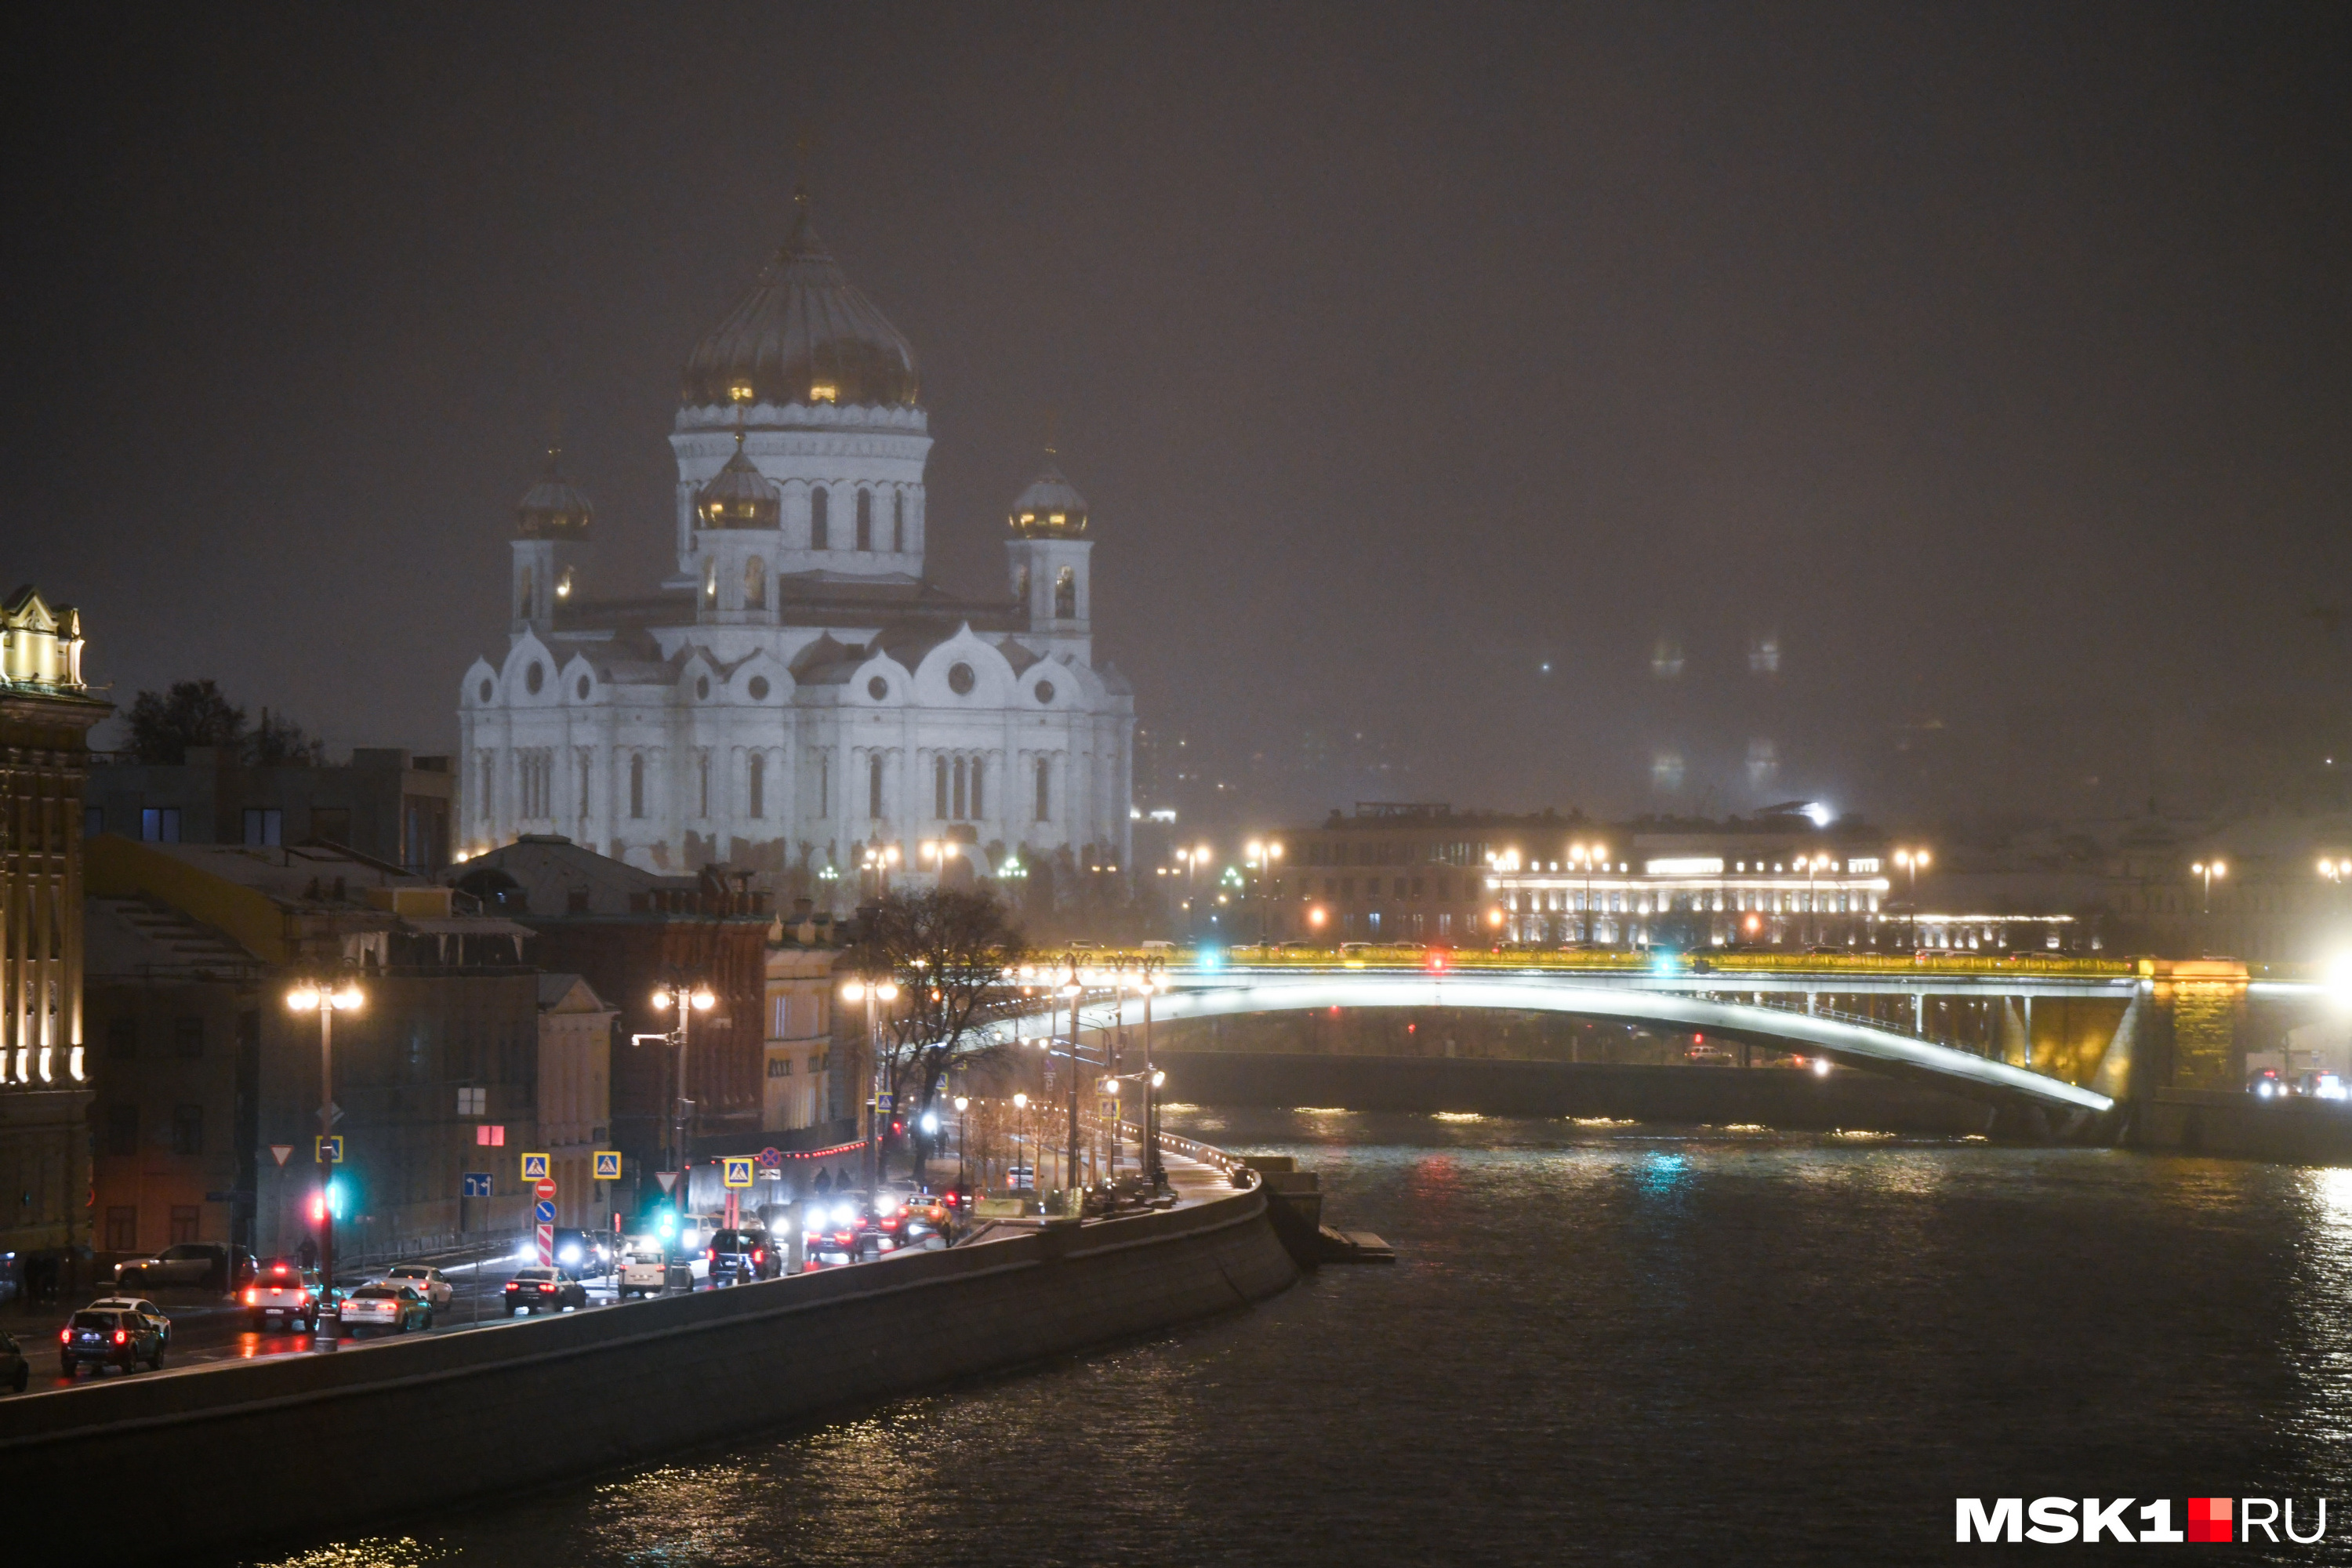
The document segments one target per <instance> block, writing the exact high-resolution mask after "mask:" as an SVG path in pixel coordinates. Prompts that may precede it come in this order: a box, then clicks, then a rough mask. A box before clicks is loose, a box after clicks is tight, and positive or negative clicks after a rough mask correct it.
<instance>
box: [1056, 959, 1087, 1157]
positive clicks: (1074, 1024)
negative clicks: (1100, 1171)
mask: <svg viewBox="0 0 2352 1568" xmlns="http://www.w3.org/2000/svg"><path fill="white" fill-rule="evenodd" d="M1069 965H1070V972H1069V975H1068V977H1067V978H1066V979H1065V980H1064V981H1063V982H1062V994H1063V995H1065V996H1067V997H1068V998H1069V999H1070V1147H1069V1163H1068V1164H1067V1165H1066V1166H1065V1167H1064V1169H1063V1172H1062V1190H1063V1192H1065V1193H1067V1192H1068V1191H1069V1190H1070V1189H1071V1187H1073V1186H1074V1185H1075V1184H1076V1182H1077V1179H1078V1068H1079V1067H1080V1065H1081V1064H1080V1062H1079V1060H1078V998H1079V997H1080V996H1081V995H1083V994H1085V992H1086V985H1085V984H1084V983H1083V982H1081V981H1080V979H1079V978H1078V959H1077V954H1076V953H1072V954H1070V955H1069ZM1063 1201H1064V1202H1067V1201H1068V1200H1067V1198H1065V1199H1064V1200H1063Z"/></svg>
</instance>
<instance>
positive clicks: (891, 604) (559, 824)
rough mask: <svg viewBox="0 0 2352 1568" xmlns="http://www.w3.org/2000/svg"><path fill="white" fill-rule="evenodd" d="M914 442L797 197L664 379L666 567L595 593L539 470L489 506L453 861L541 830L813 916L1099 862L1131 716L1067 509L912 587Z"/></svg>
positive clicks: (579, 520) (1124, 831) (926, 448)
mask: <svg viewBox="0 0 2352 1568" xmlns="http://www.w3.org/2000/svg"><path fill="white" fill-rule="evenodd" d="M928 431H929V420H928V417H927V416H926V415H925V413H924V410H923V405H922V396H921V387H920V383H919V380H918V378H917V375H916V370H915V354H914V351H913V349H912V348H911V347H910V346H909V345H908V342H907V340H906V339H905V338H904V337H902V336H900V335H899V333H898V329H897V328H895V327H893V326H892V325H891V324H890V322H889V321H888V320H887V318H885V317H884V316H883V314H882V312H881V311H880V310H877V309H876V308H875V306H874V303H873V301H871V300H868V299H867V298H866V296H865V295H864V294H863V293H862V292H860V291H859V290H858V289H856V287H855V286H853V285H852V284H851V283H850V282H849V281H848V279H846V278H845V276H844V275H843V272H842V269H841V268H840V266H839V264H838V263H837V262H835V259H834V258H833V257H832V256H831V255H830V254H829V253H828V252H827V251H826V250H825V248H824V246H823V245H822V244H821V243H820V242H819V241H818V239H817V237H816V235H815V232H814V230H813V229H812V228H811V226H810V224H809V217H808V210H807V200H806V198H805V196H803V197H802V198H801V199H800V202H799V206H798V210H797V211H796V213H795V215H794V222H793V231H792V235H791V237H790V238H789V239H787V240H786V241H785V243H784V246H783V247H782V249H781V250H779V251H778V252H777V253H776V255H775V257H774V258H773V259H772V261H770V263H769V264H768V266H767V267H766V268H765V269H764V270H763V271H762V272H761V275H760V278H759V281H758V282H757V283H756V284H755V285H754V286H753V288H752V289H751V292H750V293H749V294H748V295H746V296H745V297H744V299H743V300H742V301H741V302H740V304H738V305H737V306H736V307H735V309H734V310H732V311H731V312H730V314H729V315H728V316H727V318H726V319H725V320H724V321H720V322H719V325H718V327H717V328H716V329H715V330H714V331H711V333H710V334H709V336H708V337H706V338H704V339H703V340H702V342H701V343H700V344H699V345H698V346H697V347H696V349H695V350H694V353H693V354H692V355H691V356H690V357H689V358H688V361H687V363H686V369H685V374H684V376H683V379H682V384H681V386H680V390H679V396H678V411H677V423H676V425H675V426H674V428H673V431H672V433H671V436H670V446H671V447H672V449H673V450H674V451H675V453H676V454H677V518H676V524H675V526H676V529H677V575H675V576H673V577H670V578H668V579H667V580H665V581H663V582H661V583H660V584H658V585H657V586H656V587H655V588H654V590H653V591H652V592H649V593H646V594H643V595H637V596H634V597H614V598H603V599H600V598H595V597H592V596H590V594H589V592H588V589H589V584H588V583H587V581H586V579H585V577H584V575H583V571H582V567H583V552H585V550H586V549H587V547H588V544H589V541H590V538H591V535H592V533H593V531H594V529H595V527H596V523H595V520H594V515H593V509H592V508H591V506H590V505H589V502H588V500H587V498H586V497H585V496H583V495H582V494H581V492H580V491H579V490H578V489H576V488H574V487H573V486H572V485H571V484H569V483H567V482H566V481H565V480H564V479H562V476H561V474H560V473H559V471H558V468H557V465H556V462H555V459H554V458H552V457H551V458H550V461H549V465H548V469H547V473H546V476H545V477H544V478H543V479H541V480H540V482H539V483H538V484H536V485H534V486H532V487H531V489H530V490H529V491H528V492H527V493H526V494H525V495H524V496H523V498H522V500H521V502H520V505H519V506H518V507H517V508H516V511H515V528H514V538H513V545H512V550H513V582H512V585H511V591H510V595H509V606H510V607H511V609H512V612H513V618H512V621H511V623H510V625H509V627H508V637H507V647H506V649H505V651H504V652H503V653H501V654H499V655H498V656H497V657H496V658H481V659H477V660H476V661H475V663H474V666H473V668H471V669H469V670H467V672H466V678H465V687H464V689H463V691H462V692H461V693H460V705H459V709H458V722H459V728H460V731H461V749H462V764H461V765H462V767H463V769H464V773H463V781H464V782H463V792H464V805H463V807H462V812H463V816H464V822H463V829H462V831H461V832H459V833H457V835H456V837H457V840H458V842H459V843H460V845H461V846H462V847H464V848H465V849H466V851H467V852H468V853H479V852H481V851H483V850H487V849H489V848H493V847H497V846H499V845H501V844H505V843H509V842H510V841H512V840H513V839H515V838H517V837H520V836H521V835H524V834H561V835H562V836H564V837H568V838H570V839H572V840H573V841H574V842H576V843H581V844H584V845H588V846H591V847H594V848H596V849H598V850H601V851H603V852H604V853H605V854H608V855H611V856H614V857H615V858H619V859H623V860H625V861H627V862H629V863H630V864H632V865H635V866H639V867H642V868H646V869H648V870H653V871H661V872H670V873H677V872H686V873H692V872H696V871H698V870H700V869H701V868H704V867H706V866H713V865H715V866H720V867H724V868H730V869H733V870H736V871H750V872H751V873H753V874H754V876H755V877H756V878H757V879H758V880H759V881H760V882H761V884H763V885H765V886H767V887H769V888H771V889H776V890H778V891H780V892H782V891H785V890H787V889H789V890H793V891H800V890H805V891H807V892H808V893H810V894H812V895H813V896H814V897H815V898H817V899H818V900H819V901H820V902H827V903H845V902H847V901H849V900H851V899H852V898H854V897H855V896H856V890H857V889H861V888H863V889H872V888H873V887H874V886H875V884H876V881H877V879H878V876H879V875H880V874H881V873H882V872H883V870H884V869H885V868H887V875H888V876H889V878H890V879H892V880H893V881H894V882H897V883H898V884H900V885H905V884H908V883H912V884H914V885H928V884H929V883H930V882H931V881H932V880H933V879H942V878H944V879H949V880H961V879H964V878H966V877H971V878H989V879H1025V878H1028V877H1032V876H1037V877H1041V878H1050V877H1052V876H1054V874H1055V873H1056V872H1060V873H1062V874H1065V875H1066V874H1068V873H1070V872H1073V871H1077V870H1086V869H1106V870H1107V869H1109V868H1124V867H1125V866H1126V864H1127V861H1128V850H1129V831H1130V829H1129V815H1130V813H1129V794H1130V778H1131V772H1132V762H1133V757H1132V745H1133V734H1134V729H1135V702H1134V697H1133V693H1132V690H1131V689H1130V688H1129V686H1128V684H1127V682H1126V680H1125V679H1122V678H1121V677H1120V675H1119V673H1118V670H1117V669H1115V668H1112V667H1111V666H1110V665H1109V664H1108V663H1097V661H1096V659H1095V657H1094V638H1093V632H1092V625H1093V622H1092V618H1091V617H1092V613H1093V584H1092V583H1091V581H1090V580H1089V570H1090V565H1091V563H1090V560H1089V557H1090V556H1091V554H1092V552H1093V550H1094V543H1093V541H1092V539H1091V538H1090V537H1089V536H1088V531H1087V503H1086V501H1085V500H1084V499H1083V498H1082V497H1080V495H1079V494H1078V492H1077V491H1076V489H1074V488H1072V486H1071V485H1070V483H1069V481H1068V480H1066V479H1064V478H1063V477H1062V476H1061V475H1060V474H1059V473H1058V472H1055V470H1054V469H1053V468H1051V467H1048V468H1046V470H1045V472H1044V473H1042V474H1040V475H1039V476H1038V478H1037V479H1036V480H1035V482H1034V483H1033V484H1031V485H1030V486H1029V487H1028V489H1025V490H1024V491H1022V493H1021V495H1020V497H1019V498H1018V499H1017V500H1014V501H1013V507H1012V510H1011V514H1010V516H1009V518H1008V520H1007V521H1008V528H1009V534H1008V537H1007V538H1006V540H1005V556H1006V560H1005V568H1006V578H1005V586H1004V591H1003V593H1002V594H1000V595H982V596H976V597H965V596H960V595H955V594H952V593H950V592H948V591H947V590H945V589H944V588H942V587H940V585H938V584H934V583H932V582H931V581H930V580H929V578H927V577H926V576H925V574H924V571H923V549H924V542H925V540H926V538H927V536H928V529H929V517H928V515H927V513H926V510H925V508H924V504H923V473H924V468H925V465H926V463H927V461H928V458H929V452H930V446H931V440H930V436H929V433H928ZM1031 890H1032V893H1033V895H1034V893H1035V892H1037V891H1042V890H1043V889H1042V887H1034V886H1033V888H1032V889H1031Z"/></svg>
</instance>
